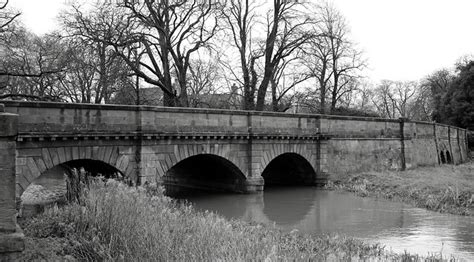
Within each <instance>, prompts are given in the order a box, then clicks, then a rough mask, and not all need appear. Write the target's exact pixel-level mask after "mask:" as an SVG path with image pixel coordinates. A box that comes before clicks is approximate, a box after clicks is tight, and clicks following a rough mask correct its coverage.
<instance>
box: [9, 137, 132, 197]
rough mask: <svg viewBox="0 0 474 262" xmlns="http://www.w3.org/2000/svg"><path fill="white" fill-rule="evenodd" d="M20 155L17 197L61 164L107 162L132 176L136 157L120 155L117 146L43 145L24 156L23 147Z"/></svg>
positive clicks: (18, 159) (126, 174) (18, 160)
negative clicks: (133, 158) (34, 151)
mask: <svg viewBox="0 0 474 262" xmlns="http://www.w3.org/2000/svg"><path fill="white" fill-rule="evenodd" d="M19 155H21V156H20V157H19V158H17V163H16V165H17V171H16V172H17V174H16V180H17V191H16V195H17V197H19V196H21V195H22V194H23V192H24V191H25V190H26V188H27V187H28V186H29V185H30V184H31V183H32V182H33V181H34V180H35V179H37V178H38V177H39V176H41V174H43V173H45V172H46V171H48V170H50V169H52V168H54V167H56V166H60V165H64V164H66V165H67V164H68V163H69V164H71V163H72V164H73V167H75V166H76V165H80V164H84V163H87V161H89V163H95V164H100V163H104V164H106V165H108V166H110V167H112V168H115V169H116V170H117V171H119V172H120V173H122V174H123V175H124V176H127V177H131V178H132V180H133V177H134V176H135V173H134V166H135V164H134V163H133V160H132V159H130V156H129V155H127V154H121V153H120V148H119V147H117V146H94V147H49V148H42V149H41V153H40V154H37V155H30V156H24V154H23V152H21V150H20V151H19Z"/></svg>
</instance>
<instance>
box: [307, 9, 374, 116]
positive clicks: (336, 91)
mask: <svg viewBox="0 0 474 262" xmlns="http://www.w3.org/2000/svg"><path fill="white" fill-rule="evenodd" d="M316 13H317V15H318V17H319V19H320V20H321V21H319V22H318V23H315V24H314V31H315V34H314V37H313V38H312V40H311V41H309V42H308V44H307V48H306V49H305V51H306V58H305V61H306V62H305V63H304V64H305V66H306V67H307V68H308V69H309V72H310V73H311V75H312V76H313V77H314V78H315V79H316V82H317V85H318V86H317V88H318V89H319V97H320V98H319V100H320V106H321V108H320V112H321V113H326V107H327V103H326V99H329V101H330V104H329V112H330V113H332V111H334V110H335V109H336V107H337V105H338V103H339V102H340V101H341V100H342V99H343V98H344V96H347V94H348V93H351V92H353V91H355V89H356V88H357V85H356V83H358V81H357V79H358V78H360V72H361V70H362V69H364V68H365V67H366V61H365V60H364V59H363V57H362V52H361V51H360V50H358V49H357V48H356V46H355V44H354V43H353V42H352V41H350V39H349V29H348V26H347V23H346V21H345V19H344V17H343V16H342V15H341V13H340V12H339V11H338V10H337V9H335V8H334V6H332V5H331V4H329V3H323V4H322V5H320V6H318V8H317V12H316Z"/></svg>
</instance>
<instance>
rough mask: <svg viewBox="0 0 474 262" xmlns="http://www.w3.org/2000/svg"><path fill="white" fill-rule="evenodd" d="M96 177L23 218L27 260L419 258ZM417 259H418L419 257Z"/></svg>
mask: <svg viewBox="0 0 474 262" xmlns="http://www.w3.org/2000/svg"><path fill="white" fill-rule="evenodd" d="M152 189H153V190H150V189H145V188H141V187H137V188H136V187H128V186H125V185H123V184H120V183H118V182H114V181H109V182H108V183H107V185H106V186H103V185H97V184H94V185H92V186H91V188H90V190H89V191H88V192H87V193H86V194H85V196H84V197H83V199H82V200H83V201H81V203H82V204H81V205H80V204H71V205H67V206H63V207H60V208H58V207H54V208H50V209H47V210H46V211H45V212H44V213H43V214H41V215H39V216H37V217H35V218H32V219H29V220H26V221H23V224H22V227H23V228H24V230H25V235H26V236H27V242H26V245H27V249H26V251H25V252H24V253H23V257H22V258H21V260H24V261H32V260H47V261H51V260H53V261H54V260H61V261H74V260H79V261H82V260H87V261H249V260H252V261H255V260H256V261H277V260H284V261H286V260H306V261H308V260H316V261H322V260H324V261H341V260H342V261H358V260H372V261H380V260H400V261H417V260H416V259H417V256H412V255H409V254H402V255H394V254H388V253H387V252H385V250H384V248H383V247H381V246H380V245H378V244H366V243H363V242H362V241H360V240H356V239H353V238H349V237H344V236H339V235H325V236H317V237H316V236H315V237H308V236H303V235H300V234H299V233H297V232H283V231H280V230H278V229H277V228H273V227H266V226H262V225H259V224H249V223H246V222H242V221H237V220H230V221H229V220H226V219H224V218H222V217H220V216H218V215H216V214H213V213H209V212H197V211H195V210H193V208H192V207H191V206H189V205H185V204H177V203H176V202H174V201H173V200H171V199H169V198H167V197H165V196H163V195H162V194H161V193H160V190H158V189H156V188H152ZM414 259H415V260H414Z"/></svg>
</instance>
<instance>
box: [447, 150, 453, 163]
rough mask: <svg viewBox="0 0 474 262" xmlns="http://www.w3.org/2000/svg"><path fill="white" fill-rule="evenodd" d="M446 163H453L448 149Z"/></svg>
mask: <svg viewBox="0 0 474 262" xmlns="http://www.w3.org/2000/svg"><path fill="white" fill-rule="evenodd" d="M446 163H448V164H452V163H453V159H452V158H451V154H450V153H449V151H446Z"/></svg>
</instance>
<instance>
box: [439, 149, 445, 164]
mask: <svg viewBox="0 0 474 262" xmlns="http://www.w3.org/2000/svg"><path fill="white" fill-rule="evenodd" d="M439 158H440V160H441V164H446V158H445V157H444V152H443V151H441V152H439Z"/></svg>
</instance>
